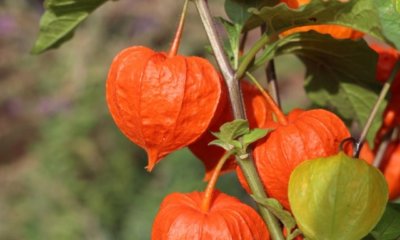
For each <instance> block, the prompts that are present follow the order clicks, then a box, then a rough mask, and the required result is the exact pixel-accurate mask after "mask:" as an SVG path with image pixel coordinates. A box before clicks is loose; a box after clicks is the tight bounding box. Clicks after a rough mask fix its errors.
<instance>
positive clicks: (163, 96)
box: [106, 0, 400, 240]
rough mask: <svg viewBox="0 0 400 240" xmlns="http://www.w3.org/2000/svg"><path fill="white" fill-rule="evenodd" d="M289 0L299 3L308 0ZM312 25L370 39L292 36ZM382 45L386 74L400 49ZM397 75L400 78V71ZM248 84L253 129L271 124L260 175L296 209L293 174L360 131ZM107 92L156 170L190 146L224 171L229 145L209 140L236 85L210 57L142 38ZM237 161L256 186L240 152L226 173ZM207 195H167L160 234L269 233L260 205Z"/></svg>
mask: <svg viewBox="0 0 400 240" xmlns="http://www.w3.org/2000/svg"><path fill="white" fill-rule="evenodd" d="M283 2H286V3H287V4H288V6H289V7H292V8H297V7H299V6H300V5H301V4H306V3H307V2H308V1H300V0H295V1H289V0H285V1H283ZM309 30H315V31H318V32H321V33H329V34H331V35H332V36H334V37H336V38H352V39H355V38H360V37H362V33H359V32H357V31H355V30H352V29H350V28H346V27H341V26H333V25H321V26H307V27H300V28H295V29H291V30H289V31H287V32H285V33H283V34H282V35H287V34H290V33H292V32H298V31H309ZM178 31H181V30H178ZM374 49H376V51H377V52H378V53H379V54H380V58H379V63H378V71H377V72H378V75H377V78H378V80H380V81H384V80H386V79H387V78H388V75H389V73H390V71H391V69H392V67H393V65H394V62H395V61H396V60H397V59H398V58H399V54H398V52H395V51H394V50H390V49H381V48H379V47H377V46H375V47H374ZM397 79H399V80H397V82H400V75H399V77H398V78H397ZM398 85H399V86H400V84H398ZM394 86H396V84H395V85H394ZM241 87H242V91H243V95H244V103H245V107H246V112H247V116H248V118H249V123H250V127H251V128H255V127H258V128H268V129H271V131H270V132H269V134H268V135H267V136H266V137H265V138H264V139H262V140H261V141H259V142H258V143H257V144H256V145H255V148H254V158H255V165H256V167H257V170H258V173H259V176H260V178H261V180H262V183H263V184H264V187H265V190H266V191H267V193H268V195H269V196H270V197H273V198H276V199H277V200H279V201H280V203H281V204H282V205H283V206H284V207H285V208H286V209H288V210H290V205H289V202H288V181H289V177H290V174H291V172H292V171H293V169H294V168H295V167H296V166H298V165H299V164H300V163H301V162H303V161H305V160H307V159H312V158H317V157H327V156H330V155H334V154H336V153H337V152H338V151H339V145H340V143H341V141H342V140H344V139H345V138H348V137H349V136H350V133H349V131H348V130H347V128H346V126H345V124H344V123H343V122H342V121H341V120H340V118H338V117H337V116H336V115H334V114H333V113H331V112H328V111H326V110H321V109H318V110H309V111H303V110H293V111H291V112H290V113H289V114H288V115H287V116H285V115H283V114H282V113H277V112H273V111H272V110H271V109H272V108H271V104H274V103H271V102H269V101H267V100H266V99H265V98H264V97H263V95H262V94H261V93H260V92H259V91H258V90H257V89H256V88H255V87H253V86H252V85H250V84H249V83H247V82H242V84H241ZM394 91H398V93H400V87H397V88H396V89H394V88H393V92H394ZM106 93H107V103H108V107H109V109H110V112H111V115H112V117H113V119H114V121H115V123H116V124H117V126H118V127H119V129H120V130H121V131H122V132H123V133H124V134H125V135H126V136H127V137H128V138H129V139H130V140H131V141H132V142H134V143H136V144H137V145H139V146H141V147H143V148H144V149H145V150H146V151H147V153H148V159H149V160H148V166H147V169H148V170H149V171H151V170H152V169H153V167H154V165H155V164H156V163H157V162H159V161H160V160H161V159H162V158H163V157H164V156H166V155H167V154H169V153H171V152H173V151H175V150H177V149H180V148H183V147H187V146H189V148H190V150H191V151H192V152H193V153H194V154H195V155H196V156H197V157H198V158H199V159H200V160H201V161H203V163H204V165H205V168H206V176H205V179H206V180H209V179H210V178H211V176H212V175H213V174H219V172H217V173H215V171H214V170H215V168H216V166H217V163H218V160H219V159H220V158H221V157H222V155H223V154H224V151H223V150H222V149H220V148H217V147H215V146H208V143H209V142H210V141H212V140H213V139H214V136H213V135H212V134H211V133H210V131H217V130H218V129H219V127H220V126H221V125H222V124H223V123H225V122H228V121H231V120H233V116H232V111H231V106H230V103H229V101H228V94H227V89H226V86H225V85H224V82H223V81H222V79H221V77H220V75H219V73H218V72H217V71H216V70H215V69H214V67H213V66H212V65H211V64H210V63H209V62H208V61H207V60H205V59H202V58H199V57H185V56H180V55H176V49H171V51H170V53H168V54H166V53H159V52H155V51H153V50H151V49H149V48H146V47H142V46H137V47H130V48H127V49H125V50H123V51H122V52H121V53H119V54H118V55H117V56H116V57H115V59H114V60H113V63H112V65H111V69H110V71H109V75H108V80H107V87H106ZM396 101H397V103H398V102H400V94H397V95H396V94H393V97H392V100H391V102H390V103H389V105H388V107H387V110H386V112H385V121H384V123H383V126H382V129H381V131H380V135H379V137H380V139H379V141H382V139H383V137H384V135H386V134H387V133H389V132H392V130H393V129H396V128H397V129H398V128H399V126H400V109H399V104H397V105H396V104H394V102H396ZM274 114H275V118H274V117H273V116H274ZM274 119H277V121H274ZM399 136H400V134H397V138H395V139H394V140H392V141H391V143H390V146H389V147H388V149H387V151H386V154H385V157H384V160H383V164H382V166H381V170H382V171H383V172H384V174H385V176H386V178H387V180H388V182H389V188H390V192H391V193H390V194H391V195H390V196H391V198H392V199H393V198H396V197H399V195H400V186H399V185H400V144H399V143H400V138H399ZM365 149H366V150H365ZM375 151H376V150H374V151H371V150H368V146H367V145H366V148H364V149H363V153H362V157H363V156H364V158H365V160H367V161H368V162H372V160H373V156H374V153H375ZM235 169H236V171H237V175H238V177H239V180H240V182H241V184H242V185H243V186H244V188H245V189H246V190H247V191H250V190H249V188H248V186H247V183H246V180H245V179H244V177H243V174H242V172H241V170H240V169H239V168H238V167H237V166H236V163H235V160H234V158H230V159H229V160H228V161H227V162H226V163H225V165H224V166H223V168H222V170H221V171H222V172H229V171H233V170H235ZM218 171H219V170H218ZM205 195H206V193H204V192H193V193H187V194H181V193H173V194H170V195H169V196H167V197H166V198H165V199H164V201H163V202H162V204H161V206H160V210H159V212H158V214H157V216H156V219H155V221H154V225H153V231H152V239H153V240H167V239H168V240H172V239H173V240H189V239H190V240H192V239H197V240H206V239H233V240H235V239H248V240H251V239H254V240H261V239H263V240H264V239H269V234H268V231H267V228H266V226H265V224H264V222H263V220H262V219H261V217H260V216H259V215H258V213H257V212H256V211H255V210H253V208H251V207H249V206H247V205H246V204H244V203H241V202H240V201H239V200H238V199H236V198H234V197H230V196H228V195H226V194H224V193H220V192H218V191H216V190H215V191H214V190H213V191H212V192H211V195H209V196H205ZM205 201H208V202H209V205H207V206H208V207H204V202H205ZM215 236H218V237H217V238H216V237H215Z"/></svg>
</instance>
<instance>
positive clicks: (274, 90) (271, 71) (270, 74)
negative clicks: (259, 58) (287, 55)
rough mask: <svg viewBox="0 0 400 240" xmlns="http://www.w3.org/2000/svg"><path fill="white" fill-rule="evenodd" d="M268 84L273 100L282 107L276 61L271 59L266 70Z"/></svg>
mask: <svg viewBox="0 0 400 240" xmlns="http://www.w3.org/2000/svg"><path fill="white" fill-rule="evenodd" d="M265 73H266V75H267V82H268V90H269V92H270V93H271V97H272V99H274V101H275V102H276V105H278V107H279V108H280V107H281V100H280V98H279V88H278V79H277V77H276V70H275V60H274V59H271V60H270V61H269V63H268V65H267V67H266V69H265Z"/></svg>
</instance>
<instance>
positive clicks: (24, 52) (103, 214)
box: [0, 0, 307, 240]
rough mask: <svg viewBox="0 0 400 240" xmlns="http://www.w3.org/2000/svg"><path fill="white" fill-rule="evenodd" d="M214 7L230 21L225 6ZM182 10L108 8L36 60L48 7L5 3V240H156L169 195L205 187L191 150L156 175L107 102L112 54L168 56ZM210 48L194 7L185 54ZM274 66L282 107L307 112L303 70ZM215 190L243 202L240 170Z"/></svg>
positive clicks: (1, 34) (0, 29)
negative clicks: (145, 51)
mask: <svg viewBox="0 0 400 240" xmlns="http://www.w3.org/2000/svg"><path fill="white" fill-rule="evenodd" d="M210 4H211V7H212V9H213V12H214V13H215V15H221V14H223V8H222V6H223V1H222V0H214V1H210ZM180 10H181V4H177V2H176V1H174V0H120V1H116V2H107V3H106V4H105V5H104V6H102V7H100V8H99V9H98V10H96V11H95V13H94V14H93V15H92V16H91V17H90V18H89V19H88V20H87V21H86V22H85V23H84V24H83V26H81V27H80V28H79V29H78V30H77V31H76V33H75V36H74V38H73V40H72V41H69V42H68V43H66V44H65V45H63V46H62V47H61V48H59V49H57V50H52V51H50V52H47V53H44V54H42V55H39V56H32V55H30V54H29V51H30V48H31V47H32V45H33V43H34V41H35V38H36V36H37V32H38V23H39V19H40V15H41V14H42V13H43V8H42V1H40V0H18V1H15V0H0V239H1V240H44V239H57V240H75V239H91V240H92V239H93V240H97V239H98V240H103V239H104V240H105V239H118V240H128V239H130V240H132V239H133V240H147V239H150V232H151V225H152V221H153V219H154V216H155V214H156V212H157V210H158V205H159V204H160V202H161V201H162V199H163V197H164V196H165V195H166V194H168V193H170V192H174V191H178V192H190V191H194V190H202V189H203V188H204V186H205V183H204V182H203V181H202V178H203V174H204V169H203V166H202V165H201V163H200V161H198V160H197V159H196V158H195V157H194V156H193V155H192V154H191V153H190V152H189V151H188V150H186V149H183V150H181V151H177V152H175V153H173V154H171V155H170V156H168V157H167V158H166V159H165V160H163V161H161V163H160V164H159V165H157V167H156V168H155V170H154V171H153V172H152V173H148V172H147V171H146V170H145V169H144V167H145V165H146V161H147V159H146V155H145V153H144V152H143V151H142V150H141V149H139V148H138V147H136V146H135V145H134V144H132V143H131V142H129V140H127V139H126V138H125V137H124V136H123V135H122V134H121V133H120V132H119V131H118V129H117V128H116V126H115V124H114V123H113V121H112V119H111V117H110V115H109V114H108V109H107V106H106V103H105V97H104V96H105V94H104V90H105V80H106V77H107V72H108V66H109V65H110V63H111V61H112V59H113V56H115V55H116V54H117V53H118V52H119V51H120V50H121V49H123V48H125V47H128V46H130V45H146V46H149V47H153V48H155V49H158V50H166V49H168V47H169V43H170V40H171V39H172V37H173V35H174V28H175V26H176V23H177V21H178V16H179V13H180ZM206 44H207V39H206V37H205V34H204V32H203V29H202V26H201V24H200V22H199V17H198V16H197V12H196V9H195V8H194V6H191V7H190V10H189V15H188V19H187V25H186V30H185V33H184V37H183V41H182V45H181V48H180V52H181V53H183V54H187V55H203V56H204V54H205V51H204V46H205V45H206ZM207 57H209V56H207ZM277 67H278V73H279V76H280V78H281V80H282V81H281V83H282V86H281V93H282V97H283V99H284V106H285V108H291V107H292V106H293V103H295V102H297V104H298V103H299V102H301V103H304V104H306V103H307V101H306V100H305V98H304V93H303V92H302V91H299V89H301V84H302V81H301V75H302V73H301V68H302V66H301V64H300V63H299V62H298V61H297V60H296V59H295V58H293V57H283V58H280V59H278V63H277ZM299 70H300V74H299ZM289 86H290V87H291V88H292V89H293V87H296V88H297V90H296V91H295V92H294V94H293V91H292V93H291V94H290V98H289V92H288V88H289ZM297 106H298V105H297ZM218 185H219V188H220V189H221V190H223V191H224V192H227V193H229V194H232V195H235V196H238V197H240V198H242V199H244V200H246V197H245V194H244V193H243V190H242V189H241V187H239V186H238V184H237V180H236V176H235V175H234V174H228V175H224V176H223V177H221V180H220V182H219V184H218Z"/></svg>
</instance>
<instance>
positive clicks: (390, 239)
mask: <svg viewBox="0 0 400 240" xmlns="http://www.w3.org/2000/svg"><path fill="white" fill-rule="evenodd" d="M399 238H400V204H398V203H397V204H396V203H389V204H388V205H387V207H386V210H385V213H384V214H383V216H382V218H381V220H380V221H379V223H378V225H376V227H375V228H374V229H373V230H372V232H371V233H370V234H369V235H368V236H367V237H366V238H364V239H375V240H396V239H399Z"/></svg>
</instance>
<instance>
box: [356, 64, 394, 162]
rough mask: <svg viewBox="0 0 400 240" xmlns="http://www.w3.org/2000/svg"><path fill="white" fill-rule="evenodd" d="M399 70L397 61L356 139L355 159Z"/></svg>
mask: <svg viewBox="0 0 400 240" xmlns="http://www.w3.org/2000/svg"><path fill="white" fill-rule="evenodd" d="M399 68H400V61H397V62H396V64H395V66H394V67H393V70H392V72H391V73H390V76H389V79H388V80H387V81H386V82H385V84H384V85H383V87H382V90H381V92H380V94H379V97H378V100H377V101H376V103H375V105H374V107H373V108H372V111H371V113H370V114H369V117H368V119H367V122H366V124H365V126H364V128H363V130H362V132H361V134H360V137H359V138H358V139H357V141H356V144H355V153H354V157H357V158H358V156H359V155H360V152H361V147H362V144H363V143H364V140H365V138H366V137H367V133H368V130H369V128H370V127H371V125H372V122H373V121H374V119H375V117H376V113H377V112H378V109H379V106H380V105H381V103H382V101H383V100H384V99H385V97H386V94H387V93H388V92H389V89H390V86H391V85H392V82H393V80H394V78H395V77H396V74H397V71H398V70H399Z"/></svg>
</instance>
